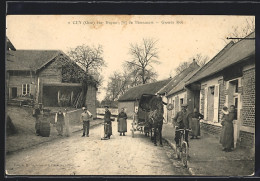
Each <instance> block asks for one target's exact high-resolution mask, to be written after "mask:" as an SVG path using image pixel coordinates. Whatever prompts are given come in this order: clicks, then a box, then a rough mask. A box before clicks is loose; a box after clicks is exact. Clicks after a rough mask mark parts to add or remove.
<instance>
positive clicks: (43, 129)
mask: <svg viewBox="0 0 260 181" xmlns="http://www.w3.org/2000/svg"><path fill="white" fill-rule="evenodd" d="M50 132H51V126H50V122H49V120H48V117H46V116H43V117H42V119H41V121H40V135H41V136H43V137H49V136H50Z"/></svg>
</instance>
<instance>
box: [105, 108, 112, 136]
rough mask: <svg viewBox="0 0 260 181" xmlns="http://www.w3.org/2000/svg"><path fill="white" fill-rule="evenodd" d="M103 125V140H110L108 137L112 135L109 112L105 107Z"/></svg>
mask: <svg viewBox="0 0 260 181" xmlns="http://www.w3.org/2000/svg"><path fill="white" fill-rule="evenodd" d="M104 123H105V124H104V130H105V138H108V139H110V136H111V135H112V122H111V112H110V111H109V110H108V106H105V115H104Z"/></svg>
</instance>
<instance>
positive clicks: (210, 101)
mask: <svg viewBox="0 0 260 181" xmlns="http://www.w3.org/2000/svg"><path fill="white" fill-rule="evenodd" d="M214 90H215V86H211V87H209V88H208V95H207V96H208V97H207V99H208V100H207V102H208V107H207V108H208V109H207V110H208V112H207V115H208V121H213V118H214Z"/></svg>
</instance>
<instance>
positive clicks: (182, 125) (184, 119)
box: [173, 104, 190, 146]
mask: <svg viewBox="0 0 260 181" xmlns="http://www.w3.org/2000/svg"><path fill="white" fill-rule="evenodd" d="M187 107H188V105H187V104H183V105H181V111H180V112H178V113H177V114H176V116H175V117H174V118H173V121H174V125H175V142H176V145H177V146H178V145H179V140H180V132H179V131H178V129H189V128H190V127H189V119H188V116H189V114H188V112H187ZM188 135H189V134H188V132H187V131H186V132H185V141H186V142H187V143H188ZM188 145H189V143H188Z"/></svg>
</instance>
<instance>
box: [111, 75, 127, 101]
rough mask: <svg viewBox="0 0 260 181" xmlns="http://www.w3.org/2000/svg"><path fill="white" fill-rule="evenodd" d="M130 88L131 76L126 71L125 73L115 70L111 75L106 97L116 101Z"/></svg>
mask: <svg viewBox="0 0 260 181" xmlns="http://www.w3.org/2000/svg"><path fill="white" fill-rule="evenodd" d="M128 88H129V76H128V74H127V73H126V72H124V73H123V74H121V73H117V72H114V73H113V75H112V76H110V77H109V82H108V85H107V89H106V99H107V100H111V101H116V100H117V99H118V98H119V97H120V96H121V95H123V94H124V93H125V92H126V91H127V90H128Z"/></svg>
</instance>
